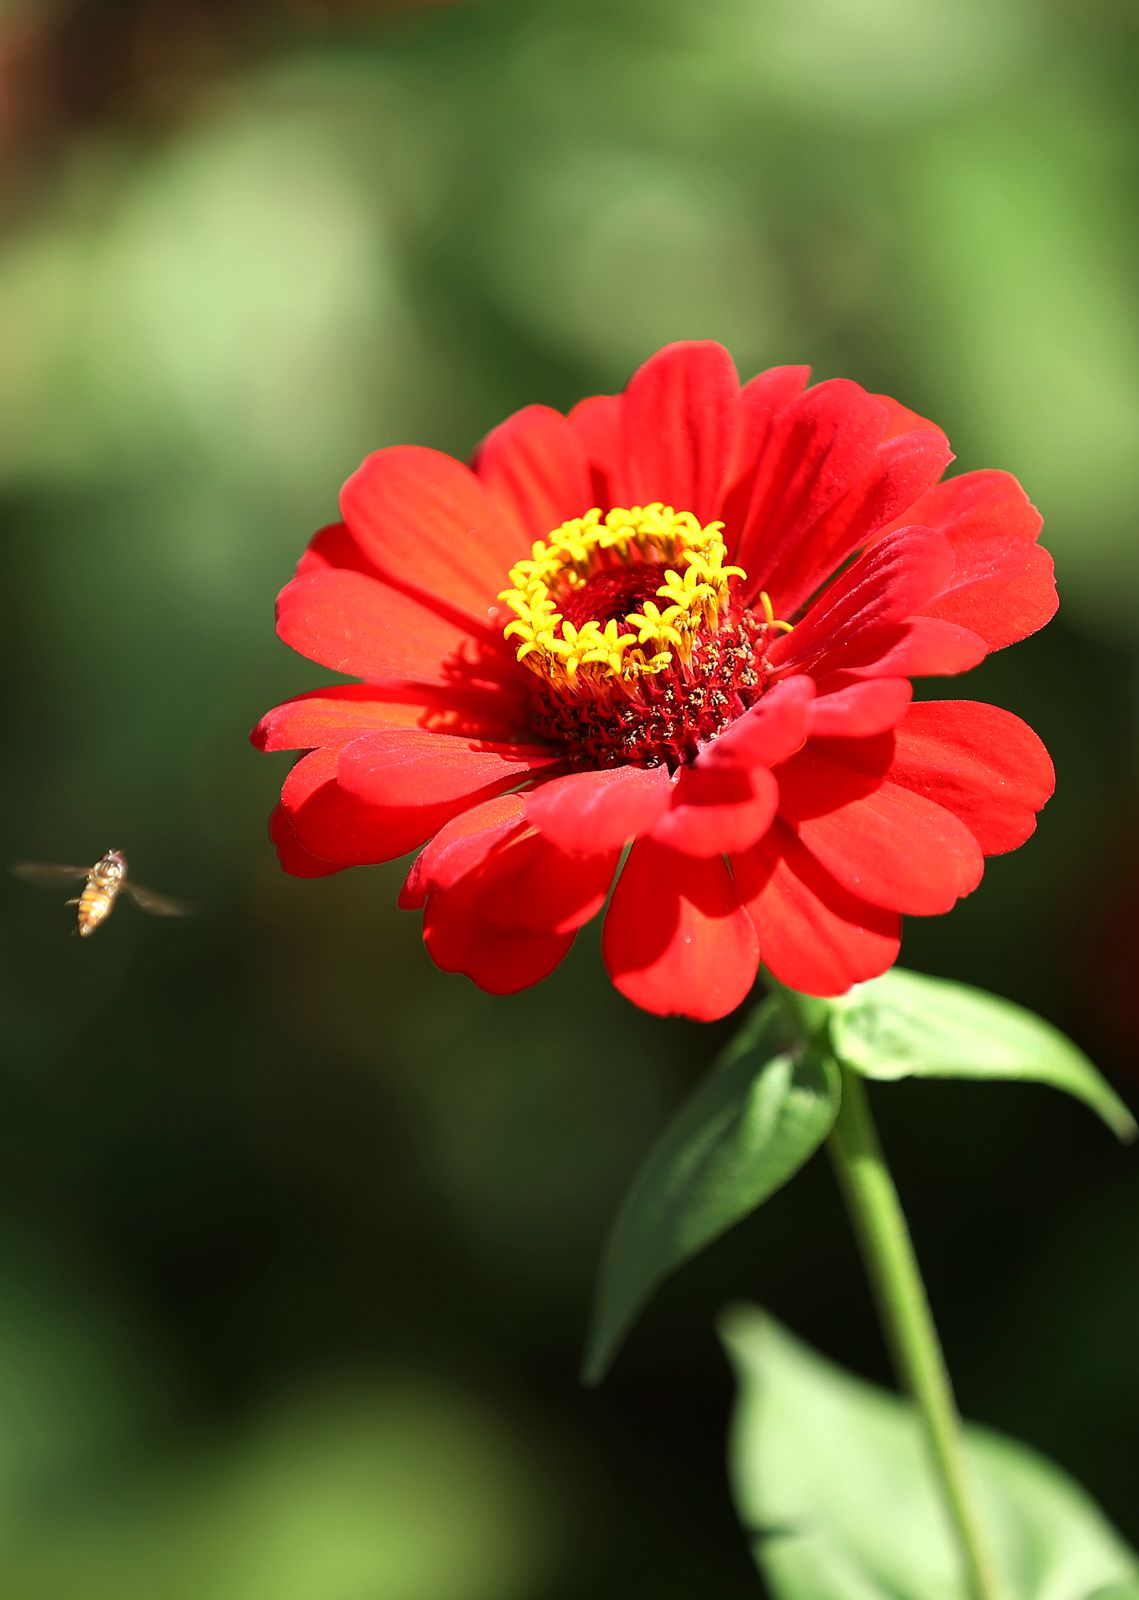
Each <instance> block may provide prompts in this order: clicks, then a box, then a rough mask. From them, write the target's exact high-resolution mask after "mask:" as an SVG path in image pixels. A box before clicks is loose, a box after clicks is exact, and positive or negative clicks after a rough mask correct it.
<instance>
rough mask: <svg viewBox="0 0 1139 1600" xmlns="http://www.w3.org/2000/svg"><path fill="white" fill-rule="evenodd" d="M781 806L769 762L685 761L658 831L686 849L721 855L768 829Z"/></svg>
mask: <svg viewBox="0 0 1139 1600" xmlns="http://www.w3.org/2000/svg"><path fill="white" fill-rule="evenodd" d="M778 806H779V785H778V784H777V783H776V781H775V779H774V777H772V775H771V773H770V772H768V771H767V770H766V769H765V768H764V767H755V768H753V769H751V770H750V771H749V770H748V769H746V768H744V767H733V766H728V765H722V766H709V767H700V766H694V767H685V768H682V769H681V771H680V773H679V775H678V779H677V782H676V783H675V785H674V786H673V790H672V804H671V805H670V806H669V809H668V810H667V811H666V812H665V813H664V815H663V816H662V817H661V818H660V819H659V821H657V822H656V823H655V824H654V826H653V830H652V836H653V838H654V839H655V840H657V842H658V843H659V844H664V845H668V846H669V847H670V848H671V849H673V850H680V851H682V852H683V853H684V854H685V855H690V856H719V855H723V854H724V853H725V852H726V851H728V850H742V849H744V848H746V846H748V845H749V844H753V843H754V842H755V840H756V839H758V838H760V836H761V835H762V834H764V833H766V831H767V829H768V828H769V827H770V826H771V822H772V819H773V817H774V816H775V813H776V810H777V809H778Z"/></svg>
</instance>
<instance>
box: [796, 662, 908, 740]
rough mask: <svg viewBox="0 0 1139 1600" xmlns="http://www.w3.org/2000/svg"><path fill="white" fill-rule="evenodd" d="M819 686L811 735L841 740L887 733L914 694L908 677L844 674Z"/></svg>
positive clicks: (898, 719) (812, 716)
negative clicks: (868, 676)
mask: <svg viewBox="0 0 1139 1600" xmlns="http://www.w3.org/2000/svg"><path fill="white" fill-rule="evenodd" d="M797 681H798V680H797V679H792V682H797ZM817 687H818V690H819V694H818V698H817V699H816V701H815V704H814V708H813V710H812V713H811V732H812V734H813V735H815V736H816V737H817V736H820V735H821V736H824V737H826V736H829V737H831V738H838V739H864V738H866V737H867V736H868V735H870V734H876V733H888V732H889V730H890V729H891V728H893V727H894V726H895V725H896V724H897V723H898V722H899V721H900V720H901V719H902V717H904V716H905V714H906V707H907V706H908V705H909V703H910V701H911V699H912V698H913V692H914V691H913V686H912V684H911V683H910V681H909V679H908V678H868V679H858V678H854V679H852V678H850V677H848V676H847V675H846V674H845V673H835V674H834V675H833V676H832V677H831V678H829V679H826V678H824V679H823V682H822V683H821V684H819V685H818V686H817Z"/></svg>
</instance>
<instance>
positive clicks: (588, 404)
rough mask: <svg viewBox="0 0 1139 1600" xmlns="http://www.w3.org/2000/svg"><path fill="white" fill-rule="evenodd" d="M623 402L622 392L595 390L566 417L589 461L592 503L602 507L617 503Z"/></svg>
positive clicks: (590, 499) (605, 507)
mask: <svg viewBox="0 0 1139 1600" xmlns="http://www.w3.org/2000/svg"><path fill="white" fill-rule="evenodd" d="M622 404H623V401H622V397H621V396H620V395H619V394H594V395H590V396H589V398H588V399H587V400H580V401H579V402H578V404H577V405H576V406H574V408H573V410H572V411H571V412H570V414H569V416H568V417H567V418H566V421H567V422H568V423H569V425H570V427H571V428H572V429H573V431H574V434H575V435H576V437H577V438H578V439H579V440H580V441H581V445H582V449H583V450H584V451H585V454H586V458H587V460H588V462H589V482H590V498H589V503H590V505H591V506H600V507H601V508H602V510H605V509H607V508H608V507H610V506H612V505H615V504H616V503H617V501H616V496H615V495H614V493H613V488H612V485H613V483H614V482H615V479H616V475H617V468H618V466H619V464H620V461H621V407H622Z"/></svg>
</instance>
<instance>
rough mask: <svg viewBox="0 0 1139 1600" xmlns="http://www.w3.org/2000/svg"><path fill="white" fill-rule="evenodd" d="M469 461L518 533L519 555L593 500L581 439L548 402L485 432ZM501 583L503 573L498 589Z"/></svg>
mask: <svg viewBox="0 0 1139 1600" xmlns="http://www.w3.org/2000/svg"><path fill="white" fill-rule="evenodd" d="M473 465H474V470H475V473H476V474H477V476H478V479H479V482H480V483H481V484H482V486H483V488H484V489H485V490H486V491H487V493H488V495H489V496H490V498H491V500H492V501H493V502H494V503H495V505H496V506H497V507H499V508H500V510H501V512H502V514H503V516H504V518H505V519H508V520H509V522H510V524H511V525H512V527H513V528H514V529H515V530H516V531H517V534H518V538H519V551H518V556H524V555H528V554H529V551H530V546H531V544H533V542H534V540H535V539H543V538H545V537H546V535H547V534H548V533H550V532H551V531H552V530H553V529H554V528H558V527H560V526H561V524H562V523H563V522H568V521H569V519H570V518H571V517H580V516H583V515H584V514H585V512H587V511H588V510H589V509H590V507H591V506H593V505H594V504H595V503H596V502H595V501H594V499H593V488H592V484H591V482H590V475H589V464H588V462H587V460H586V456H585V451H584V449H583V448H582V445H581V442H580V440H579V439H578V436H577V434H576V433H575V432H574V430H573V428H571V427H570V425H569V423H568V422H567V421H566V419H565V417H563V416H562V415H561V413H560V412H558V411H552V410H551V409H550V407H549V406H527V407H526V408H525V409H524V410H522V411H516V412H515V414H514V415H513V416H512V417H507V419H506V421H505V422H502V423H500V424H499V426H498V427H497V428H495V429H494V431H493V432H492V433H489V434H487V436H486V438H485V439H484V440H483V442H482V444H481V445H480V446H479V448H478V450H477V451H476V453H475V459H474V463H473ZM518 556H516V557H515V560H517V559H518ZM504 587H505V575H503V576H502V577H500V580H499V582H498V585H497V589H502V588H504ZM497 589H496V592H497Z"/></svg>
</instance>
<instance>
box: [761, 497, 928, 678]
mask: <svg viewBox="0 0 1139 1600" xmlns="http://www.w3.org/2000/svg"><path fill="white" fill-rule="evenodd" d="M952 575H953V551H952V548H951V547H950V544H949V540H948V539H947V538H946V537H945V535H944V534H941V533H934V532H933V531H932V530H930V529H928V528H902V529H900V530H899V531H898V532H897V533H892V534H891V535H890V536H889V538H886V539H880V540H879V541H878V543H877V544H875V545H872V546H871V548H870V549H869V550H866V551H864V552H863V554H862V555H860V556H859V558H858V560H857V561H853V562H852V563H851V564H850V566H849V567H847V569H846V571H845V572H843V573H841V574H840V575H839V576H838V577H837V578H836V579H835V580H834V582H833V583H832V584H830V585H829V586H828V587H827V588H826V589H825V590H824V591H823V593H822V594H821V595H820V596H819V598H818V599H817V600H816V601H815V603H814V605H813V606H812V607H811V609H810V610H809V611H808V612H807V614H806V616H805V617H804V618H803V620H802V621H801V622H800V623H798V624H797V626H796V627H795V629H794V632H792V633H785V634H783V636H782V637H781V638H779V639H777V640H776V641H775V643H774V644H773V645H772V647H771V649H770V650H769V651H768V659H769V660H770V662H771V665H772V667H773V668H774V669H775V670H776V671H777V672H779V673H786V672H807V671H809V672H811V673H813V674H814V676H816V677H819V676H821V675H823V674H824V673H826V672H834V671H843V670H848V669H849V665H850V663H851V662H852V661H859V662H860V661H866V660H872V659H874V657H875V655H876V654H877V653H878V650H879V643H880V641H885V640H893V639H894V638H895V637H896V630H897V629H898V628H899V627H900V626H901V625H902V624H903V623H905V622H906V621H908V619H909V618H910V617H912V616H913V615H914V613H915V612H917V611H919V610H920V609H921V608H922V606H924V605H926V604H927V603H928V602H929V601H930V600H931V599H933V598H934V596H936V595H939V594H940V593H941V592H942V591H943V590H944V588H945V587H946V585H947V584H948V583H949V581H950V579H951V577H952Z"/></svg>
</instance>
